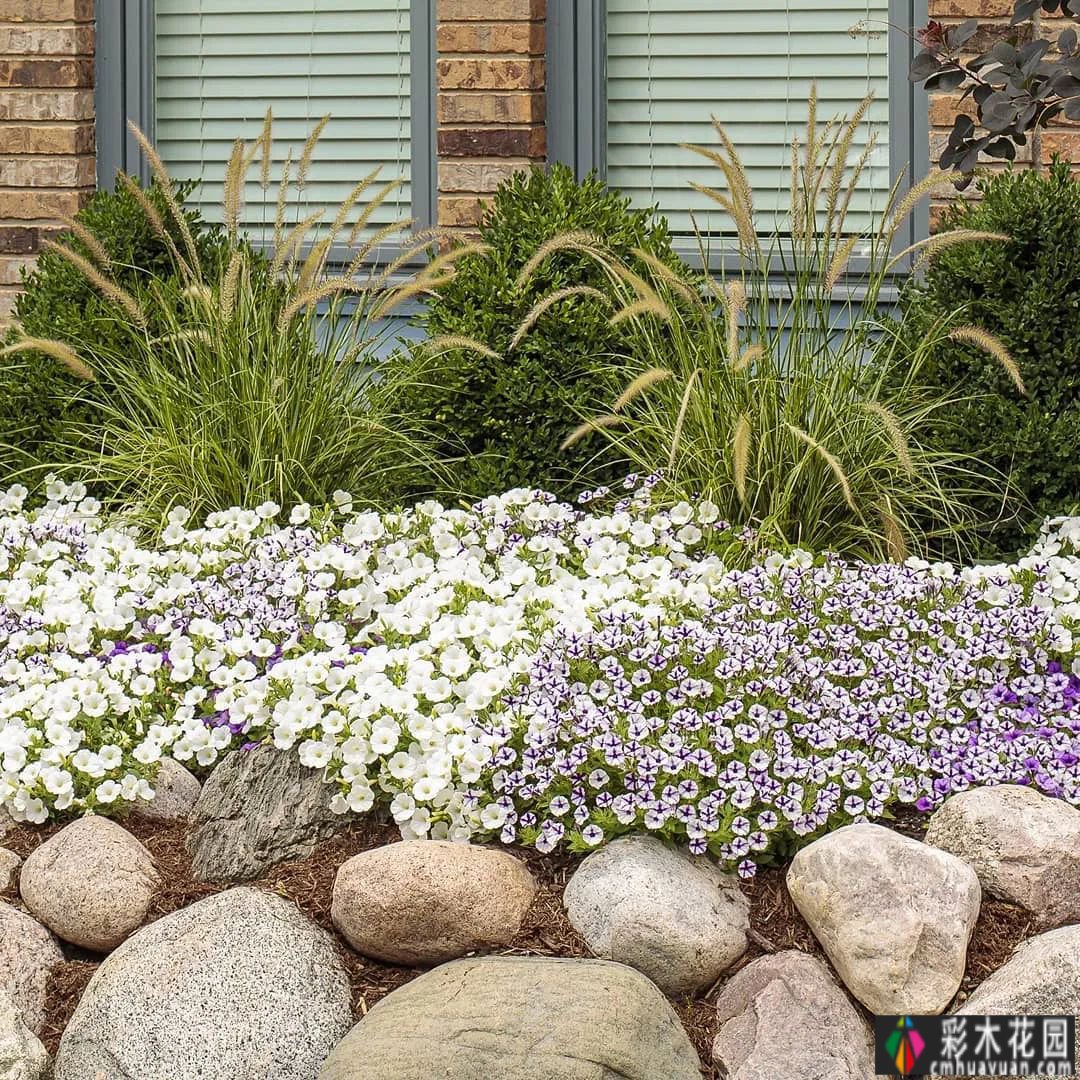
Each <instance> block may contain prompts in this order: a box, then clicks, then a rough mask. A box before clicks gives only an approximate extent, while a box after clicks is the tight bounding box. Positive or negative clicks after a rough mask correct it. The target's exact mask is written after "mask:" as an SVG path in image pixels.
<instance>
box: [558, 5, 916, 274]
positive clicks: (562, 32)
mask: <svg viewBox="0 0 1080 1080" xmlns="http://www.w3.org/2000/svg"><path fill="white" fill-rule="evenodd" d="M927 7H928V4H927V0H889V172H890V175H891V177H892V179H893V180H895V179H896V177H897V175H898V173H899V172H900V170H901V169H907V172H908V177H909V179H911V178H914V179H915V180H921V179H922V177H923V176H925V175H926V174H927V173H928V172H929V171H930V122H929V103H928V100H927V94H926V92H925V91H924V90H923V89H922V88H921V87H920V86H917V85H916V84H915V83H913V82H912V81H911V80H910V79H909V78H908V68H909V65H910V61H911V58H912V57H913V56H914V54H915V51H916V50H917V48H918V46H917V44H916V43H915V41H914V35H913V34H912V33H911V31H912V30H913V28H915V27H918V26H924V25H925V24H926V22H927V19H928V18H929V15H928V13H927ZM606 27H607V0H549V2H548V15H547V118H548V120H547V124H548V129H547V145H548V161H549V163H553V162H556V161H559V162H564V163H565V164H567V165H569V166H570V167H571V168H572V169H573V170H574V173H575V175H576V176H578V177H579V178H580V177H583V176H585V175H586V174H587V173H588V172H590V171H591V170H593V169H595V170H596V171H597V172H598V173H599V175H600V176H601V177H603V176H606V161H605V157H606V151H607V138H606V136H607V93H606V88H607V42H606ZM929 218H930V213H929V208H928V206H927V205H926V201H925V200H923V201H922V202H921V203H920V205H919V207H918V208H917V209H916V211H915V213H913V214H912V215H911V217H910V218H909V219H908V222H907V226H906V228H905V229H904V230H902V235H900V236H898V237H897V243H898V245H899V246H900V247H907V246H908V245H909V244H912V243H915V242H916V241H917V240H920V239H922V238H924V237H926V236H928V235H929V233H930V220H929ZM694 252H695V253H696V248H694ZM684 254H691V252H690V250H689V246H688V247H687V251H686V252H684ZM714 261H715V263H716V265H717V268H719V267H720V266H721V265H725V266H726V265H731V266H732V267H734V266H735V265H737V257H736V256H734V255H733V254H731V253H726V254H725V253H723V252H721V251H717V252H716V256H715V260H714V259H710V262H714ZM853 269H857V267H856V266H855V265H854V260H853ZM897 269H898V271H900V272H903V269H904V268H903V267H898V268H897Z"/></svg>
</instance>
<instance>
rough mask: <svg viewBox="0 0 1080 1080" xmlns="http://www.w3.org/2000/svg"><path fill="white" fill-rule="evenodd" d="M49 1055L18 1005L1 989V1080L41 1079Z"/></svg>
mask: <svg viewBox="0 0 1080 1080" xmlns="http://www.w3.org/2000/svg"><path fill="white" fill-rule="evenodd" d="M48 1066H49V1055H48V1054H47V1053H46V1052H45V1047H44V1046H42V1045H41V1043H40V1042H39V1041H38V1039H37V1038H36V1037H35V1036H34V1033H33V1032H32V1031H31V1030H30V1029H29V1028H28V1027H27V1026H26V1025H25V1024H24V1023H23V1022H22V1019H21V1017H20V1016H19V1010H18V1009H17V1008H16V1007H15V1002H14V1001H13V1000H12V998H11V995H10V994H9V993H8V992H7V991H6V990H0V1080H40V1078H41V1077H43V1076H44V1075H45V1071H46V1069H47V1068H48Z"/></svg>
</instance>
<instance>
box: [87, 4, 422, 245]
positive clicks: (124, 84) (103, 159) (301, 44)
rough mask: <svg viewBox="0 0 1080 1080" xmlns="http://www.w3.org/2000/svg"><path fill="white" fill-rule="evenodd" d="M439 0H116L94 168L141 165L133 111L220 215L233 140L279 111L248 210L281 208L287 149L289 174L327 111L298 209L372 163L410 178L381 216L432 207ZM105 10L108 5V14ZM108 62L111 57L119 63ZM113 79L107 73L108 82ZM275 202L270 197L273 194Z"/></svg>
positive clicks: (332, 192)
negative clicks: (268, 158)
mask: <svg viewBox="0 0 1080 1080" xmlns="http://www.w3.org/2000/svg"><path fill="white" fill-rule="evenodd" d="M433 6H434V0H117V2H116V4H115V5H112V4H109V5H105V7H104V10H103V12H102V16H103V18H102V20H101V22H102V23H103V25H101V26H100V27H99V33H100V34H101V36H102V39H103V41H102V45H103V49H104V56H103V57H99V75H100V78H99V143H100V147H99V178H100V181H101V182H102V183H109V184H111V174H112V173H113V172H114V171H115V169H116V168H125V169H127V170H128V171H135V172H140V173H141V174H142V175H143V176H144V177H145V175H146V172H145V168H144V167H141V163H140V162H139V160H138V157H137V152H136V150H135V148H134V147H133V145H132V142H131V140H130V139H129V138H127V137H126V136H125V133H124V124H125V122H126V119H127V117H131V118H132V119H133V120H134V121H135V122H136V123H137V124H139V126H140V127H142V128H143V129H144V130H145V131H148V132H151V133H152V135H153V139H154V141H155V143H156V145H157V148H158V152H159V153H160V154H161V157H162V159H163V161H164V162H165V165H166V167H167V168H168V169H169V171H170V173H171V174H172V175H173V176H174V177H175V178H176V179H179V180H182V179H189V178H190V179H199V180H200V181H201V184H200V186H199V187H198V188H197V189H196V191H195V193H194V194H193V195H192V196H190V197H189V201H190V202H192V203H193V204H195V205H198V206H199V208H200V209H201V210H202V212H203V214H204V216H205V217H206V218H207V220H210V221H219V220H220V217H221V201H222V181H223V178H224V172H225V167H226V164H227V162H228V159H229V155H230V153H231V151H232V145H233V141H234V140H235V139H236V138H237V137H240V138H243V139H244V140H245V141H246V142H249V143H250V142H251V141H252V140H254V139H255V138H257V137H258V135H259V132H260V130H261V128H262V123H263V117H264V115H265V112H266V109H267V107H271V108H272V109H273V112H274V139H275V155H274V156H275V166H276V168H275V170H274V176H273V181H272V184H271V188H270V190H269V191H268V192H266V193H264V192H263V191H262V189H261V187H260V185H259V182H258V179H259V178H258V166H257V165H256V166H255V167H254V168H253V169H252V171H251V173H250V174H249V182H248V187H247V191H246V192H245V219H246V221H247V223H248V224H249V226H252V227H253V228H255V227H257V226H258V225H259V224H260V223H262V222H264V221H272V220H273V216H274V205H273V204H274V203H275V202H276V198H277V191H276V181H277V178H278V177H279V176H280V169H281V166H282V164H283V162H284V158H285V155H286V153H287V152H288V151H290V150H291V151H292V160H293V176H294V178H295V175H296V162H297V160H298V158H299V156H300V153H301V149H302V147H303V144H304V140H305V139H306V137H307V135H308V133H309V132H310V131H311V129H312V128H313V127H314V126H315V124H316V123H317V122H318V121H319V119H321V117H323V116H324V115H326V114H330V117H331V119H330V123H329V124H328V125H327V127H326V130H325V131H324V133H323V136H322V138H321V140H320V143H319V147H318V149H317V150H316V152H315V156H314V158H313V159H312V165H311V169H310V171H309V173H308V177H307V183H306V185H305V188H304V191H303V193H302V195H301V204H300V205H297V202H296V195H295V193H294V196H293V203H292V206H291V213H290V217H295V218H301V217H304V216H306V215H307V214H308V213H310V212H312V211H313V210H315V209H318V208H321V207H327V208H329V209H330V210H331V212H332V211H333V209H334V208H336V207H337V206H338V205H339V204H340V203H341V202H342V200H344V199H345V198H346V196H347V195H348V194H349V192H350V191H351V190H352V188H353V187H354V185H355V184H356V183H357V182H358V181H359V180H361V179H362V178H363V177H364V176H365V175H367V174H368V173H369V172H371V170H372V169H373V168H375V167H376V166H377V165H381V166H383V169H382V172H381V173H380V176H379V179H380V181H385V180H391V179H395V178H398V177H400V178H402V179H403V181H404V183H403V184H402V185H401V187H400V188H398V189H397V191H396V192H395V193H394V195H393V196H392V197H391V198H390V199H388V200H387V201H386V202H385V203H384V204H383V205H382V206H381V207H379V209H378V210H377V211H376V214H375V215H374V216H373V219H372V221H371V223H370V224H371V227H372V228H378V227H379V226H381V225H384V224H387V223H389V222H391V221H395V220H398V219H399V218H402V217H410V216H411V217H416V218H417V219H419V221H421V222H423V223H428V222H430V221H431V220H432V217H433V212H432V205H431V204H432V198H433V191H434V184H433V171H434V160H435V155H434V146H433V141H434V123H433V116H432V102H433V96H432V94H431V80H432V73H431V68H432V50H433V42H432V34H433V26H434V19H433V17H432V16H433V11H432V8H433ZM106 12H110V13H111V14H109V15H108V16H106ZM110 61H112V62H110ZM102 82H104V84H105V85H102ZM266 203H269V204H270V205H269V207H266V206H265V204H266Z"/></svg>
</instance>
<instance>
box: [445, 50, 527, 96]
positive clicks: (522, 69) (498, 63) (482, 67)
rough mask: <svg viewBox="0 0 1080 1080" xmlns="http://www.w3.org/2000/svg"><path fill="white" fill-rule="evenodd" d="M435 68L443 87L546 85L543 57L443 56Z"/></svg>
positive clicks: (480, 88)
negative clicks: (459, 57) (458, 58)
mask: <svg viewBox="0 0 1080 1080" xmlns="http://www.w3.org/2000/svg"><path fill="white" fill-rule="evenodd" d="M435 70H436V72H437V73H438V82H439V89H440V90H540V89H542V88H543V86H544V61H543V60H518V59H512V60H508V59H502V58H492V59H484V60H475V59H473V60H447V59H440V60H439V61H438V62H437V63H436V65H435Z"/></svg>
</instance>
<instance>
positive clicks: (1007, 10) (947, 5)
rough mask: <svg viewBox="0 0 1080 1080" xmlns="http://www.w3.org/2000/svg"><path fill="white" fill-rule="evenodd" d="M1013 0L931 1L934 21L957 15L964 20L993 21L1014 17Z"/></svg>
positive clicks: (931, 13) (931, 14) (931, 15)
mask: <svg viewBox="0 0 1080 1080" xmlns="http://www.w3.org/2000/svg"><path fill="white" fill-rule="evenodd" d="M1012 10H1013V0H930V17H931V18H932V19H938V18H943V17H945V16H948V15H955V16H957V17H958V18H962V19H974V18H981V19H993V18H996V17H1000V16H1003V15H1012Z"/></svg>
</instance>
